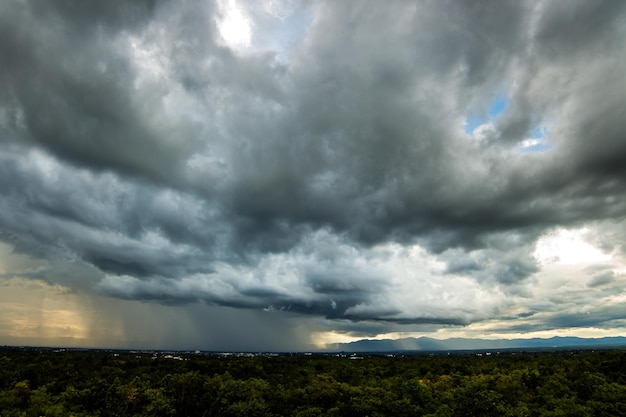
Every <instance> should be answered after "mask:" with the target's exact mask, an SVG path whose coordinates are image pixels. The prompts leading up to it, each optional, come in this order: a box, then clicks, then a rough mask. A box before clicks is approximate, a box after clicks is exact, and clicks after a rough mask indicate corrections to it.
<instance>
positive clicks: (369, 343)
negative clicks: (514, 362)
mask: <svg viewBox="0 0 626 417" xmlns="http://www.w3.org/2000/svg"><path fill="white" fill-rule="evenodd" d="M568 347H581V348H594V347H604V348H606V347H626V337H602V338H581V337H551V338H549V339H540V338H534V339H496V340H486V339H465V338H452V339H444V340H438V339H432V338H429V337H419V338H414V337H408V338H404V339H383V340H369V339H364V340H358V341H356V342H350V343H334V344H329V345H328V346H327V350H328V351H332V352H397V351H426V352H432V351H453V350H482V349H484V350H497V349H547V348H568Z"/></svg>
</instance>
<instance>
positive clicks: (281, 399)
mask: <svg viewBox="0 0 626 417" xmlns="http://www.w3.org/2000/svg"><path fill="white" fill-rule="evenodd" d="M180 356H181V358H182V359H183V360H177V358H176V357H175V356H174V357H172V356H171V355H170V356H169V357H167V356H166V355H163V354H161V355H158V356H154V355H153V354H151V353H130V352H121V353H114V352H89V351H65V352H53V351H50V350H48V351H46V350H24V349H21V350H20V349H4V350H0V416H2V417H4V416H7V417H8V416H11V417H13V416H26V417H31V416H32V417H37V416H49V417H53V416H76V417H78V416H103V417H104V416H164V417H165V416H299V417H304V416H307V417H310V416H400V417H402V416H570V417H572V416H574V417H575V416H626V351H597V352H592V351H579V352H549V353H520V352H518V353H516V354H512V353H502V354H496V353H494V354H492V355H490V356H487V355H484V356H477V355H475V354H474V355H471V354H467V355H460V354H458V355H450V356H448V355H445V354H444V355H432V356H429V355H422V356H406V357H386V356H372V357H365V358H363V359H362V360H350V359H349V358H347V357H334V356H330V355H328V356H323V355H312V356H304V355H292V356H289V355H284V356H278V357H270V356H256V357H222V356H218V355H194V354H188V355H180Z"/></svg>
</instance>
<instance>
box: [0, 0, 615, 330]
mask: <svg viewBox="0 0 626 417" xmlns="http://www.w3.org/2000/svg"><path fill="white" fill-rule="evenodd" d="M3 9H4V10H3V13H2V15H1V16H0V39H1V41H0V55H2V56H3V66H2V69H1V70H0V134H1V137H0V140H1V142H0V143H1V144H2V148H0V160H1V161H2V164H1V165H0V173H1V174H2V175H1V176H0V187H1V190H2V196H3V199H2V201H0V208H1V209H2V210H1V211H0V229H1V230H2V234H0V237H1V238H2V239H3V240H4V241H6V242H8V243H10V244H11V245H12V246H13V247H15V248H16V250H17V251H20V252H23V253H28V254H31V255H33V256H36V257H41V258H48V259H56V258H64V259H68V260H71V262H76V263H80V264H81V265H82V266H83V267H85V268H93V269H95V270H97V271H99V272H100V274H101V276H102V278H101V280H100V282H99V283H98V284H97V285H96V290H97V291H99V292H101V293H104V294H109V295H112V296H115V297H119V298H124V299H137V300H152V301H158V302H161V303H191V302H195V301H203V302H206V303H209V304H216V305H222V306H231V307H240V308H252V309H267V310H272V309H274V310H283V311H290V312H297V313H305V314H310V315H315V316H322V317H327V318H330V319H337V320H338V319H348V320H349V321H350V320H352V321H367V322H378V321H385V322H387V323H396V324H399V323H406V324H415V325H423V324H428V323H431V324H437V325H446V324H467V323H470V322H472V321H475V320H482V319H483V318H484V317H486V316H487V315H489V314H491V312H492V309H495V306H494V304H497V302H496V301H492V300H490V301H489V302H485V303H484V305H478V304H477V302H476V301H473V298H475V297H474V296H473V294H478V293H479V291H480V289H481V288H486V289H492V288H497V289H498V291H502V292H503V293H504V294H506V295H517V296H519V295H522V296H528V293H526V292H525V290H524V288H525V286H526V285H527V283H528V282H529V281H530V280H529V277H531V276H533V274H535V273H536V272H538V271H539V265H538V263H537V261H536V259H535V258H534V257H533V250H534V245H535V242H536V240H537V239H538V238H539V236H541V235H542V234H543V233H544V232H545V231H547V230H552V229H553V228H556V227H561V226H562V227H568V226H572V227H578V226H581V225H584V224H587V223H592V222H595V223H594V224H595V225H596V226H598V227H601V225H602V224H604V223H603V222H606V221H610V220H614V221H616V222H618V223H619V224H620V225H621V224H622V223H623V221H622V220H620V219H623V216H624V215H626V200H625V198H624V196H625V195H626V193H625V191H626V189H625V188H624V187H625V185H624V184H625V183H624V167H625V166H626V164H625V163H623V162H624V160H625V157H626V140H625V136H624V132H626V118H624V117H622V113H623V109H624V108H626V84H624V83H623V75H622V74H623V73H624V70H625V68H624V67H625V66H626V63H625V62H624V60H623V59H621V58H620V57H622V56H624V53H625V52H626V51H625V45H626V44H625V43H624V41H623V40H624V39H626V37H625V35H626V29H625V28H626V25H624V22H625V19H626V17H625V16H626V11H625V10H626V8H625V7H624V6H623V4H622V3H621V2H611V1H603V2H591V1H576V2H573V3H572V2H569V3H567V4H560V3H557V2H540V1H537V2H534V1H485V2H452V1H441V2H401V1H397V2H386V3H385V4H382V3H380V2H374V1H372V2H360V3H358V4H348V3H343V2H328V3H325V2H319V3H315V4H313V5H311V6H310V7H309V8H308V9H307V10H308V12H309V13H311V14H312V15H313V16H312V18H311V22H312V23H311V25H310V27H308V28H307V29H306V32H304V34H305V35H306V37H305V38H304V39H301V40H300V41H299V42H298V43H297V44H296V45H295V46H292V47H291V49H290V50H289V52H288V53H287V52H285V51H272V50H262V49H260V50H254V48H253V47H250V48H251V49H248V50H243V51H239V50H234V49H233V48H230V47H229V46H228V45H226V44H224V42H222V41H221V40H220V35H219V28H218V26H219V25H218V20H219V17H220V13H222V14H223V11H220V10H218V9H219V6H218V5H215V8H214V7H213V6H212V3H211V2H204V3H202V2H199V1H192V0H188V1H182V0H181V1H175V0H172V1H151V2H148V1H145V2H140V1H134V2H127V1H113V2H106V3H103V4H101V5H96V6H93V7H92V6H89V7H87V6H85V5H84V4H82V3H81V2H74V1H50V2H45V3H40V2H37V1H31V2H18V1H8V2H7V3H6V4H5V6H4V7H3ZM216 19H217V20H216ZM497 95H503V96H506V97H507V104H506V108H505V109H504V110H503V112H502V114H500V115H498V116H497V117H495V118H494V119H493V120H490V121H489V123H490V124H491V126H490V127H489V129H491V130H490V132H491V133H489V134H488V135H486V136H485V138H483V139H480V138H478V137H474V136H472V135H468V134H466V133H465V132H464V130H463V123H464V122H465V120H466V118H468V117H469V116H470V115H472V114H478V115H481V117H483V118H486V117H488V113H489V107H490V106H491V103H492V101H493V99H494V97H495V96H497ZM544 125H545V126H548V134H547V137H546V138H545V141H546V142H547V146H548V147H549V149H548V150H547V151H546V152H526V151H524V150H523V149H522V141H524V140H526V139H528V138H529V137H531V135H532V132H533V131H534V130H535V129H536V128H538V127H540V126H544ZM520 149H521V150H520ZM622 230H623V228H622ZM616 242H619V236H618V237H615V239H611V241H610V242H607V243H606V245H607V247H609V246H610V247H613V246H615V245H618V243H616ZM415 245H418V246H419V247H420V248H422V249H423V248H426V249H427V251H425V252H423V253H422V252H419V253H417V254H416V252H415ZM621 249H622V251H623V248H621ZM392 261H393V262H392ZM68 262H69V261H68ZM438 263H440V264H443V265H444V266H443V267H440V266H438V265H439V264H438ZM440 281H441V282H443V283H444V284H443V288H442V287H437V286H436V285H438V284H439V283H440ZM608 283H610V281H609V280H607V279H606V277H604V278H603V277H600V276H597V277H595V278H593V280H592V281H591V282H590V283H589V287H590V288H596V287H602V285H604V284H608ZM472 291H475V293H474V292H472ZM413 293H414V294H415V295H414V296H413V295H412V294H413ZM465 293H467V294H470V295H469V296H467V298H468V299H465V298H463V294H465ZM444 295H445V297H448V298H445V297H444ZM411 296H412V298H411ZM411 300H413V301H411ZM450 300H452V301H450ZM446 303H451V304H446ZM490 303H491V304H490ZM466 304H467V305H466ZM446 309H450V310H455V311H452V312H448V313H446V311H445V310H446ZM355 326H356V325H355Z"/></svg>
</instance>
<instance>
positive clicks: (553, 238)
mask: <svg viewBox="0 0 626 417" xmlns="http://www.w3.org/2000/svg"><path fill="white" fill-rule="evenodd" d="M587 233H588V230H587V229H578V230H565V229H559V230H557V231H556V232H553V233H549V234H547V235H544V236H543V237H541V238H540V239H539V240H538V241H537V245H536V249H535V253H534V255H535V258H536V259H537V260H538V261H539V262H540V263H541V264H549V263H559V264H588V263H596V262H606V261H608V260H610V259H611V256H610V255H607V254H605V253H603V252H602V251H600V250H599V249H598V248H596V247H594V246H593V245H591V244H589V243H588V242H587V241H586V240H585V235H586V234H587Z"/></svg>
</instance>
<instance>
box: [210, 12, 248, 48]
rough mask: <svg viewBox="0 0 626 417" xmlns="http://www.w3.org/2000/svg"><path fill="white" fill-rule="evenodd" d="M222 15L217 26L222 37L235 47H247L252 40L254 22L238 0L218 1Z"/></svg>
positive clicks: (230, 45) (227, 43)
mask: <svg viewBox="0 0 626 417" xmlns="http://www.w3.org/2000/svg"><path fill="white" fill-rule="evenodd" d="M217 4H218V7H219V10H220V12H221V13H220V16H219V17H218V18H217V28H218V30H219V32H220V35H221V36H222V39H223V40H224V42H225V43H226V45H228V46H229V47H231V48H233V49H245V48H247V47H249V46H250V44H251V42H252V22H251V20H250V17H249V16H248V15H247V13H246V11H245V10H244V9H243V7H242V6H241V5H240V4H239V3H238V2H237V1H236V0H219V1H218V2H217Z"/></svg>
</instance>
